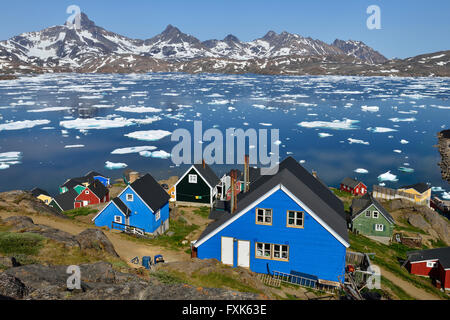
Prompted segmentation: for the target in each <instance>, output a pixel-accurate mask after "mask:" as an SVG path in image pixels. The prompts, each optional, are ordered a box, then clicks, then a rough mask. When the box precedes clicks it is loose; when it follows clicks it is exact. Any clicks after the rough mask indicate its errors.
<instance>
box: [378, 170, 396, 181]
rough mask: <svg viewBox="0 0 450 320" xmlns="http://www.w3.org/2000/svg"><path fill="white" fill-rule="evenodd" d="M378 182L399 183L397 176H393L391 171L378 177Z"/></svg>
mask: <svg viewBox="0 0 450 320" xmlns="http://www.w3.org/2000/svg"><path fill="white" fill-rule="evenodd" d="M378 181H379V182H383V181H392V182H397V181H398V179H397V176H396V175H395V174H392V173H391V171H387V172H385V173H382V174H380V175H379V176H378Z"/></svg>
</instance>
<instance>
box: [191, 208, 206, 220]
mask: <svg viewBox="0 0 450 320" xmlns="http://www.w3.org/2000/svg"><path fill="white" fill-rule="evenodd" d="M209 211H210V208H208V207H200V208H198V209H195V210H194V213H195V214H197V215H199V216H200V217H202V218H205V219H207V218H208V217H209Z"/></svg>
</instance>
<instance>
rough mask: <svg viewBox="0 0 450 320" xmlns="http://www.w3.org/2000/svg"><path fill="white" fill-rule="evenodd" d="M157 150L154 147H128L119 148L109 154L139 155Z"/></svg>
mask: <svg viewBox="0 0 450 320" xmlns="http://www.w3.org/2000/svg"><path fill="white" fill-rule="evenodd" d="M156 149H157V148H156V147H155V146H140V147H128V148H119V149H115V150H113V151H112V152H111V154H129V153H140V152H142V151H153V150H156Z"/></svg>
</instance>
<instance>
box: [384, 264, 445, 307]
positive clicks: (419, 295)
mask: <svg viewBox="0 0 450 320" xmlns="http://www.w3.org/2000/svg"><path fill="white" fill-rule="evenodd" d="M380 271H381V275H382V276H383V277H385V278H386V279H388V280H390V281H391V282H393V283H394V284H395V285H397V286H398V287H400V288H402V289H403V290H405V292H406V293H408V294H409V295H410V296H412V297H413V298H415V299H417V300H441V298H440V297H439V296H437V295H434V294H432V293H428V292H427V291H425V290H423V289H420V288H417V287H416V286H414V285H413V284H411V283H410V282H408V281H405V280H403V279H401V278H399V277H397V276H396V275H395V274H393V273H392V272H389V271H387V270H386V269H383V268H380Z"/></svg>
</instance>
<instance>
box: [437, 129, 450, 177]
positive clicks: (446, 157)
mask: <svg viewBox="0 0 450 320" xmlns="http://www.w3.org/2000/svg"><path fill="white" fill-rule="evenodd" d="M438 139H439V144H438V149H439V153H440V155H441V162H439V167H441V174H442V179H444V180H447V182H449V183H450V130H443V131H441V132H439V134H438Z"/></svg>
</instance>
